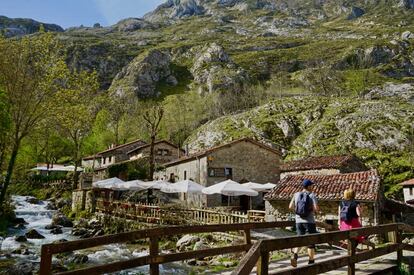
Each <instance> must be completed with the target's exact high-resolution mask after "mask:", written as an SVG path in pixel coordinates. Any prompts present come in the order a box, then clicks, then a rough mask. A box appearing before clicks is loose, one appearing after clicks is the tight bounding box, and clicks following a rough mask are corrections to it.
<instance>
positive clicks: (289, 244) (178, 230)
mask: <svg viewBox="0 0 414 275" xmlns="http://www.w3.org/2000/svg"><path fill="white" fill-rule="evenodd" d="M293 225H294V223H293V222H291V221H281V222H263V223H240V224H224V225H223V224H214V225H195V226H170V227H162V228H153V229H147V230H139V231H134V232H126V233H120V234H114V235H107V236H101V237H94V238H90V239H84V240H76V241H69V242H65V243H59V244H46V245H43V246H42V250H41V264H40V274H41V275H43V274H44V275H46V274H52V256H53V255H54V254H58V253H63V252H70V251H75V250H81V249H86V248H91V247H96V246H101V245H107V244H113V243H125V242H130V241H133V240H137V239H149V255H147V256H142V257H137V258H133V259H129V260H124V261H119V262H113V263H106V264H103V265H97V266H92V267H86V268H82V269H78V270H72V271H67V272H61V273H58V274H66V275H67V274H88V275H90V274H102V273H109V272H115V271H120V270H124V269H130V268H134V267H139V266H144V265H150V274H151V275H157V274H159V265H160V264H164V263H169V262H176V261H183V260H187V259H194V258H203V257H208V256H215V255H222V254H232V253H240V252H246V254H245V255H244V257H243V259H242V260H241V262H240V264H239V266H238V267H237V268H236V269H235V270H234V271H233V272H232V273H231V274H232V275H236V274H250V273H251V271H252V270H253V267H254V266H256V265H257V267H256V270H257V273H258V274H261V275H266V274H268V273H269V268H268V267H269V253H270V252H271V251H275V250H282V249H288V248H293V247H299V246H307V245H310V244H323V243H328V244H331V243H333V242H337V241H340V240H348V255H346V256H339V257H336V258H333V259H329V260H327V261H321V262H318V263H316V264H311V265H306V266H302V267H298V268H295V269H288V270H280V271H279V270H276V272H275V273H272V274H300V273H305V272H307V273H308V274H318V273H323V272H327V271H330V270H335V269H337V268H340V267H343V266H348V274H355V264H356V263H358V262H361V261H365V260H368V259H372V258H376V257H379V256H381V255H386V254H389V253H392V252H397V262H396V265H395V267H397V266H398V265H399V264H400V263H401V261H402V253H403V250H410V251H414V246H412V245H408V244H403V243H402V241H401V240H402V234H403V233H404V232H408V233H412V232H414V228H413V227H410V226H407V225H405V224H397V223H394V224H386V225H380V226H374V227H365V228H360V229H354V230H349V231H333V232H329V229H330V226H329V225H326V224H322V223H318V227H319V228H324V229H325V230H326V231H327V232H325V233H319V234H313V235H306V236H294V237H284V238H276V239H270V240H259V241H257V242H255V243H254V244H253V243H252V240H251V230H253V229H260V228H285V227H289V226H293ZM232 231H242V232H243V233H244V243H243V244H239V245H231V246H225V247H215V248H208V249H202V250H196V251H186V252H178V253H170V254H162V253H160V251H159V240H160V238H163V237H168V236H175V235H182V234H196V233H207V232H232ZM390 232H391V233H392V234H394V235H395V238H394V239H395V241H394V242H392V243H387V244H384V245H383V246H381V247H379V248H376V249H373V250H369V251H365V252H360V253H356V243H355V241H354V239H355V237H356V236H359V235H383V234H386V233H390Z"/></svg>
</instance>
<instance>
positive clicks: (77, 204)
mask: <svg viewBox="0 0 414 275" xmlns="http://www.w3.org/2000/svg"><path fill="white" fill-rule="evenodd" d="M95 205H96V204H95V196H94V193H93V191H92V190H76V191H73V192H72V211H73V212H79V211H82V210H87V211H89V212H91V213H93V212H95Z"/></svg>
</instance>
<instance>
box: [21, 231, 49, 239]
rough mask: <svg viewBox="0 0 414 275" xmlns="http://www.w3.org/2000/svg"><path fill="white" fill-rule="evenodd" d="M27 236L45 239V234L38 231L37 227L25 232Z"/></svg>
mask: <svg viewBox="0 0 414 275" xmlns="http://www.w3.org/2000/svg"><path fill="white" fill-rule="evenodd" d="M25 236H26V238H28V239H44V238H45V236H43V235H42V234H40V233H39V232H37V231H36V230H35V229H30V230H29V231H27V232H26V234H25Z"/></svg>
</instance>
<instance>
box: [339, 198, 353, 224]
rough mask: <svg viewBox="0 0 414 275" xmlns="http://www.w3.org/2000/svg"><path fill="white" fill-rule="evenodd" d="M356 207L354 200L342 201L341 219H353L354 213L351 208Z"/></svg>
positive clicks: (348, 220) (346, 220)
mask: <svg viewBox="0 0 414 275" xmlns="http://www.w3.org/2000/svg"><path fill="white" fill-rule="evenodd" d="M354 207H355V203H354V202H353V201H341V212H340V219H341V221H345V222H350V221H351V220H352V218H353V215H352V213H351V211H350V209H351V208H354Z"/></svg>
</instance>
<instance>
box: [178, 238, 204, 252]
mask: <svg viewBox="0 0 414 275" xmlns="http://www.w3.org/2000/svg"><path fill="white" fill-rule="evenodd" d="M199 240H200V238H199V237H197V236H193V235H188V234H187V235H184V236H183V237H182V238H181V239H179V240H178V242H177V244H176V247H177V249H178V250H179V251H185V250H187V247H190V246H192V245H194V244H195V243H196V242H198V241H199ZM189 249H191V248H189ZM189 249H188V250H189Z"/></svg>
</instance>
